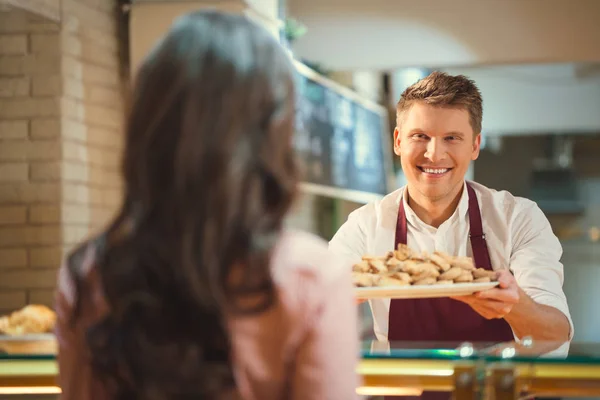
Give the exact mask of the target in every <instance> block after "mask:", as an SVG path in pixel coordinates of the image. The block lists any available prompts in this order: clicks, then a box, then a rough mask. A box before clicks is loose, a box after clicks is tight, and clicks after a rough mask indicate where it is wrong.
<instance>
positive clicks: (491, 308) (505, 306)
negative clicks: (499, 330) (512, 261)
mask: <svg viewBox="0 0 600 400" xmlns="http://www.w3.org/2000/svg"><path fill="white" fill-rule="evenodd" d="M497 274H498V275H497V280H498V283H499V285H498V286H497V287H495V288H493V289H489V290H485V291H483V292H477V293H474V294H472V295H469V296H457V297H452V298H453V299H455V300H458V301H462V302H463V303H466V304H468V305H470V306H471V308H473V310H475V311H476V312H477V313H478V314H480V315H481V316H482V317H484V318H486V319H494V318H504V317H505V316H506V315H508V313H510V312H511V310H512V308H513V306H514V305H515V304H517V303H518V302H519V298H520V295H519V292H520V290H519V286H518V285H517V280H516V279H515V277H514V276H513V275H512V274H511V273H510V271H509V270H507V269H506V270H501V271H497Z"/></svg>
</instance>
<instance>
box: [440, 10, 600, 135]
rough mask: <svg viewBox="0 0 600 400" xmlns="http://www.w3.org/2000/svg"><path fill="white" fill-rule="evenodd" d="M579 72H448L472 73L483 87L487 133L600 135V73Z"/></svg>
mask: <svg viewBox="0 0 600 400" xmlns="http://www.w3.org/2000/svg"><path fill="white" fill-rule="evenodd" d="M599 3H600V2H599ZM599 51H600V49H599ZM578 68H579V67H578V66H576V65H572V64H558V65H536V66H511V67H508V66H503V67H480V68H447V69H444V70H445V71H447V72H449V73H451V74H464V75H467V76H468V77H470V78H471V79H473V80H475V82H476V83H477V85H478V86H479V88H480V90H481V93H482V96H483V103H484V113H483V115H484V116H483V130H484V133H486V134H487V135H490V136H491V135H497V134H503V135H507V134H524V133H541V134H548V133H551V134H553V133H565V132H566V133H573V132H582V133H597V132H600V73H596V74H589V75H584V76H581V75H580V74H579V73H578V72H579V69H578Z"/></svg>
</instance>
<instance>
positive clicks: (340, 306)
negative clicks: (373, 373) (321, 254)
mask: <svg viewBox="0 0 600 400" xmlns="http://www.w3.org/2000/svg"><path fill="white" fill-rule="evenodd" d="M339 271H340V272H341V273H340V274H335V275H336V277H335V279H332V280H330V281H329V282H328V283H327V284H326V285H324V286H323V287H322V289H323V291H324V293H320V296H318V297H319V298H320V302H319V304H316V307H314V308H313V311H311V314H312V315H309V316H308V321H309V326H308V327H307V331H306V335H305V336H304V338H303V341H302V342H301V343H300V346H299V348H298V353H297V357H296V362H295V365H296V370H295V373H294V376H293V385H292V393H293V395H292V397H291V398H292V399H294V400H296V399H297V400H300V399H302V400H306V399H319V400H321V399H327V400H336V399H340V400H347V399H356V398H358V396H357V395H356V387H357V385H358V381H359V380H358V377H357V374H356V367H357V364H358V359H359V337H358V324H357V320H358V318H357V307H356V302H355V299H354V296H353V286H352V281H351V275H350V269H348V268H340V269H339Z"/></svg>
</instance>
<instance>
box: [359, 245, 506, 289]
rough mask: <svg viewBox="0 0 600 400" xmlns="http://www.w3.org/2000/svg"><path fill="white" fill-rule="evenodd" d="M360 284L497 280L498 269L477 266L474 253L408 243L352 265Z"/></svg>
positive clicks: (366, 256)
mask: <svg viewBox="0 0 600 400" xmlns="http://www.w3.org/2000/svg"><path fill="white" fill-rule="evenodd" d="M352 277H353V281H354V285H355V286H357V287H383V286H407V285H413V286H419V285H443V284H454V283H471V282H473V283H483V282H494V281H496V273H495V272H494V271H488V270H486V269H484V268H476V267H475V264H474V262H473V259H472V258H471V257H461V256H451V255H449V254H447V253H444V252H441V251H436V252H434V253H432V254H428V253H424V252H423V253H418V252H415V251H413V250H412V249H411V248H409V247H408V246H407V245H404V244H399V245H398V249H397V250H395V251H390V252H388V253H387V254H386V255H384V256H368V255H365V256H363V257H362V261H361V262H359V263H357V264H355V265H354V266H353V269H352Z"/></svg>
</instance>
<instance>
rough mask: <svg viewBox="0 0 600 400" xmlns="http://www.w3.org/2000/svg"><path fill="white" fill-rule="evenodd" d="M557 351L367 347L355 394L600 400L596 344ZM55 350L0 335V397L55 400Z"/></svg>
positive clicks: (51, 343)
mask: <svg viewBox="0 0 600 400" xmlns="http://www.w3.org/2000/svg"><path fill="white" fill-rule="evenodd" d="M558 347H559V344H556V343H533V341H523V342H522V343H521V344H516V343H512V342H511V343H499V344H498V343H477V344H474V345H473V344H469V343H463V344H461V343H429V342H423V343H414V342H412V343H408V342H393V343H389V342H377V341H376V342H371V341H369V342H364V343H363V344H362V348H361V355H362V357H361V361H360V363H359V365H358V373H359V374H360V375H361V376H362V377H363V383H362V385H361V387H359V388H358V392H359V394H362V395H365V396H366V397H377V396H383V395H419V394H420V393H422V392H423V391H438V392H439V391H441V392H452V393H453V394H454V396H455V398H456V399H457V400H460V399H467V398H468V399H470V400H472V399H474V398H475V397H481V398H491V399H497V400H500V399H518V398H522V397H525V396H533V395H535V396H553V397H566V396H568V397H589V396H595V397H600V344H595V345H594V344H584V343H574V344H571V348H570V350H569V352H568V354H567V355H560V353H557V352H555V351H554V352H553V350H554V349H556V348H558ZM56 349H57V346H56V341H55V339H54V336H53V335H52V334H42V335H24V336H20V337H19V336H0V399H4V398H7V396H8V397H11V398H22V399H25V398H27V399H30V398H35V399H38V398H39V399H42V398H43V399H52V398H56V396H57V394H58V393H60V388H59V387H58V384H57V382H56V378H57V374H58V367H57V362H56ZM23 394H29V397H23ZM32 395H34V396H35V397H31V396H32ZM42 396H43V397H42Z"/></svg>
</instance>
